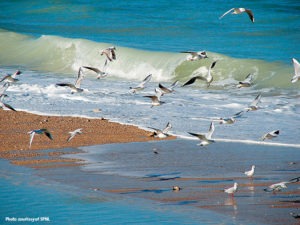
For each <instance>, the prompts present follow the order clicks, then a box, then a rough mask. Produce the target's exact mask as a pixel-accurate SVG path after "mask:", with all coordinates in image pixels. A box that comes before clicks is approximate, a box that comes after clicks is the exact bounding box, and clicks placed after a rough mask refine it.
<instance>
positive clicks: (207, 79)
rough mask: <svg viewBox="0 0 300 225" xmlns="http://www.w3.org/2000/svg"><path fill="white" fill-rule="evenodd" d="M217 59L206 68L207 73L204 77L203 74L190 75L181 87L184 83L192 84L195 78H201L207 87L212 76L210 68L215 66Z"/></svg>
mask: <svg viewBox="0 0 300 225" xmlns="http://www.w3.org/2000/svg"><path fill="white" fill-rule="evenodd" d="M216 63H217V61H214V62H213V63H212V64H211V65H210V67H209V68H208V74H207V76H206V77H203V76H195V77H192V78H191V79H189V80H188V81H187V82H185V83H184V84H183V85H182V87H184V86H186V85H190V84H193V83H194V82H195V81H196V80H197V79H200V80H203V81H205V82H206V84H207V87H209V86H210V84H211V82H212V81H213V76H212V75H211V70H212V69H213V68H214V67H215V65H216Z"/></svg>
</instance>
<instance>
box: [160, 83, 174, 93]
mask: <svg viewBox="0 0 300 225" xmlns="http://www.w3.org/2000/svg"><path fill="white" fill-rule="evenodd" d="M158 87H159V88H160V89H161V90H162V91H163V92H165V93H171V92H172V90H171V89H169V88H167V87H165V86H163V85H162V84H161V83H159V84H158Z"/></svg>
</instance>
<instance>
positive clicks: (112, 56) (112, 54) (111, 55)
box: [101, 46, 117, 62]
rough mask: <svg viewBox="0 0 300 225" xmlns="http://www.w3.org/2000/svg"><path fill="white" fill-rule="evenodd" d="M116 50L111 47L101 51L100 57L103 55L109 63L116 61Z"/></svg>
mask: <svg viewBox="0 0 300 225" xmlns="http://www.w3.org/2000/svg"><path fill="white" fill-rule="evenodd" d="M116 50H117V49H116V47H115V46H111V47H108V48H106V49H103V50H101V55H105V56H106V58H107V60H109V61H110V62H111V61H113V60H116V59H117V57H116Z"/></svg>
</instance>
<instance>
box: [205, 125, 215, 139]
mask: <svg viewBox="0 0 300 225" xmlns="http://www.w3.org/2000/svg"><path fill="white" fill-rule="evenodd" d="M214 131H215V125H214V123H213V122H211V123H210V126H209V130H208V133H207V134H206V138H207V139H211V137H212V135H213V133H214Z"/></svg>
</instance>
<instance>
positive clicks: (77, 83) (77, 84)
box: [75, 67, 84, 88]
mask: <svg viewBox="0 0 300 225" xmlns="http://www.w3.org/2000/svg"><path fill="white" fill-rule="evenodd" d="M83 78H84V75H83V72H82V68H81V67H79V69H78V73H77V80H76V82H75V87H76V88H80V84H81V81H82V80H83Z"/></svg>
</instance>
